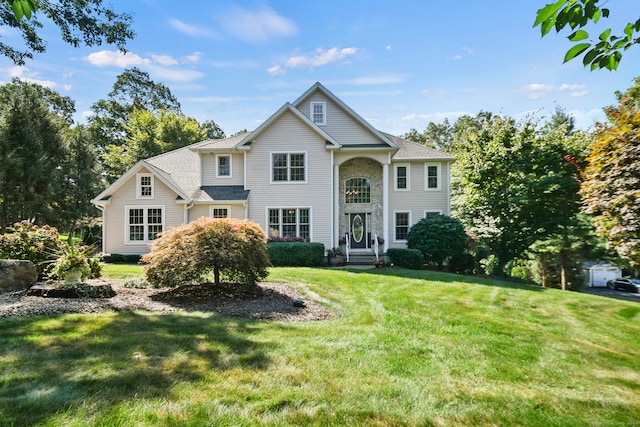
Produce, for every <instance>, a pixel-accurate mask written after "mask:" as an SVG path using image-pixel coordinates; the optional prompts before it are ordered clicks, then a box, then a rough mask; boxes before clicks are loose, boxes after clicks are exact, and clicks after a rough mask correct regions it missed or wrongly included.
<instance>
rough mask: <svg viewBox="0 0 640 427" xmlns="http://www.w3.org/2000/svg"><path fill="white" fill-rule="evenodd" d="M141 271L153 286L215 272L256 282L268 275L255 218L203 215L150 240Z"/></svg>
mask: <svg viewBox="0 0 640 427" xmlns="http://www.w3.org/2000/svg"><path fill="white" fill-rule="evenodd" d="M142 261H143V262H146V263H147V265H146V266H145V267H144V274H145V276H146V278H147V281H149V283H151V284H152V285H154V286H175V285H179V284H182V283H186V282H190V281H196V280H197V281H201V280H202V279H204V277H205V276H206V275H208V274H209V273H213V274H214V280H215V283H216V284H220V278H221V277H222V276H224V277H225V278H227V279H229V280H231V281H242V282H245V283H249V284H255V283H256V282H257V281H259V280H261V279H264V278H265V277H267V274H268V273H267V267H268V266H269V264H270V263H269V258H267V251H266V242H265V234H264V232H263V231H262V229H261V228H260V227H259V226H258V225H257V224H256V223H254V222H252V221H248V220H240V219H216V218H205V217H202V218H200V219H197V220H195V221H193V222H190V223H189V224H185V225H181V226H179V227H175V228H172V229H170V230H168V231H166V232H164V233H162V235H161V236H160V237H159V238H158V239H156V240H155V241H154V242H153V245H152V246H151V252H150V253H148V254H147V255H144V256H143V257H142Z"/></svg>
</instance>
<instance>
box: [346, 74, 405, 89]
mask: <svg viewBox="0 0 640 427" xmlns="http://www.w3.org/2000/svg"><path fill="white" fill-rule="evenodd" d="M404 81H405V79H404V77H402V76H399V75H395V74H382V75H379V76H370V77H356V78H354V79H351V80H347V81H346V82H345V83H347V84H352V85H357V86H361V85H387V84H393V83H402V82H404Z"/></svg>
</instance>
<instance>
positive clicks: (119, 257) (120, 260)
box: [102, 254, 142, 264]
mask: <svg viewBox="0 0 640 427" xmlns="http://www.w3.org/2000/svg"><path fill="white" fill-rule="evenodd" d="M141 257H142V256H141V255H135V254H109V255H103V257H102V261H104V262H108V263H114V264H137V263H138V262H140V258H141Z"/></svg>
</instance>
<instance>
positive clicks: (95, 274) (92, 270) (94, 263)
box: [87, 257, 102, 279]
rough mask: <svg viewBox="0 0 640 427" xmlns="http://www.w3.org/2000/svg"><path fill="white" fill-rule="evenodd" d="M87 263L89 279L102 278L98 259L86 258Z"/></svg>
mask: <svg viewBox="0 0 640 427" xmlns="http://www.w3.org/2000/svg"><path fill="white" fill-rule="evenodd" d="M87 260H88V261H89V279H99V278H100V277H102V264H101V263H100V258H97V257H94V258H88V259H87Z"/></svg>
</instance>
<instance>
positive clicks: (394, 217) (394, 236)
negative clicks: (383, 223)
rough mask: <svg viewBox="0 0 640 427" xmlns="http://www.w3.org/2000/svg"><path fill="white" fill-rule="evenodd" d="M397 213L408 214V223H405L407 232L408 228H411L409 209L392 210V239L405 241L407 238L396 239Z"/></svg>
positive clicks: (398, 241)
mask: <svg viewBox="0 0 640 427" xmlns="http://www.w3.org/2000/svg"><path fill="white" fill-rule="evenodd" d="M399 213H406V214H409V218H408V223H407V233H408V232H409V230H410V229H411V225H412V223H411V211H393V230H392V231H393V241H394V242H396V243H406V242H407V239H396V225H397V223H396V221H397V220H398V217H397V215H396V214H399Z"/></svg>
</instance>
